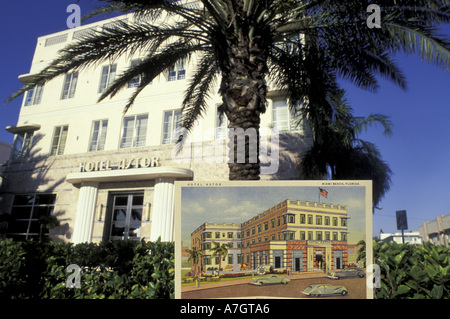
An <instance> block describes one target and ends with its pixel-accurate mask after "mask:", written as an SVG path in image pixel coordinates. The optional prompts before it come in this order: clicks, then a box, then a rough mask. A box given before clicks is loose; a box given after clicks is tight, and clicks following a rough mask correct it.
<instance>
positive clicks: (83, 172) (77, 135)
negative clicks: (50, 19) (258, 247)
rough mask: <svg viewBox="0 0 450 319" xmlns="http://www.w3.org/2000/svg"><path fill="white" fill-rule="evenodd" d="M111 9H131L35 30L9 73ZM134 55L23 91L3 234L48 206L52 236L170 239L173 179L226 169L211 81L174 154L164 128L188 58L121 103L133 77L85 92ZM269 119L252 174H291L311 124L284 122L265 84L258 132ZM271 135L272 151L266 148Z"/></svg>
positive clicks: (2, 191) (281, 106)
mask: <svg viewBox="0 0 450 319" xmlns="http://www.w3.org/2000/svg"><path fill="white" fill-rule="evenodd" d="M117 19H127V20H128V21H131V20H132V19H133V16H132V15H125V16H121V17H118V18H113V19H108V20H104V21H100V22H96V23H92V24H89V25H83V26H81V27H78V28H75V29H68V30H64V31H61V32H57V33H54V34H49V35H45V36H42V37H39V38H38V39H37V45H36V50H35V53H34V57H33V61H32V64H31V69H30V72H29V73H28V74H24V75H20V76H19V80H20V81H21V82H22V83H27V82H29V81H31V80H32V79H33V76H34V75H36V74H37V73H39V71H41V70H42V69H43V68H44V67H45V66H46V65H48V64H49V63H50V61H52V60H53V59H54V58H55V57H56V56H57V52H58V51H59V50H60V49H62V48H63V47H64V46H66V45H67V44H69V43H70V42H71V41H76V40H77V39H78V38H80V37H81V36H82V35H83V34H86V32H90V31H91V30H101V28H103V27H104V26H105V25H110V24H111V23H114V22H115V21H116V20H117ZM138 60H139V56H124V57H122V58H120V59H118V60H117V61H111V63H107V62H106V63H103V64H100V65H97V66H96V67H93V68H90V69H85V70H83V71H80V72H76V73H71V74H66V75H65V76H61V77H58V78H56V79H54V80H52V81H50V82H48V83H46V84H45V85H44V86H39V87H35V88H34V90H31V91H28V92H27V93H26V94H25V96H24V97H23V104H22V107H21V111H20V115H19V118H18V121H17V123H16V124H14V123H11V125H10V126H8V127H6V130H7V131H8V132H10V133H11V134H14V135H15V138H14V145H13V150H12V152H11V158H10V160H9V161H8V162H7V163H6V164H4V165H3V166H1V167H0V175H1V188H0V215H2V214H3V216H0V217H3V219H2V220H7V228H6V227H3V228H2V229H3V231H2V232H3V234H2V235H3V236H5V234H6V236H7V237H12V238H16V239H29V238H32V237H37V236H39V232H40V223H39V218H40V216H46V215H49V214H53V215H54V216H56V217H57V219H58V220H59V223H60V225H59V226H58V227H56V228H54V229H52V230H51V231H50V233H49V235H50V237H51V238H52V239H53V240H57V241H66V242H73V243H82V242H99V241H103V240H113V239H142V238H145V239H146V240H156V239H157V238H158V237H160V236H161V239H162V240H164V241H167V240H172V239H173V208H174V182H175V181H177V180H193V181H220V180H222V181H223V180H228V165H227V155H226V150H225V149H226V141H225V131H226V127H227V126H226V125H227V123H226V120H225V121H223V122H222V123H221V122H220V121H219V116H218V113H217V107H218V105H220V104H221V97H220V96H219V95H218V94H217V91H218V87H217V88H215V89H214V90H213V92H211V98H210V107H209V110H208V112H207V114H205V116H204V117H203V118H202V119H201V120H199V122H198V125H197V127H196V128H195V130H194V132H192V134H191V137H192V138H191V141H192V143H187V144H186V145H185V147H184V149H183V151H182V153H181V155H179V156H175V154H176V152H174V147H175V145H176V144H175V141H176V139H177V135H176V134H175V133H174V130H175V128H176V127H177V123H178V121H179V119H180V109H181V103H182V100H183V97H184V91H185V89H186V86H187V81H189V78H190V76H191V74H192V73H191V72H192V69H193V68H192V65H193V64H195V62H196V59H195V58H193V59H192V60H191V61H186V63H179V64H177V65H175V66H174V67H173V68H172V69H171V70H169V71H168V72H167V73H166V74H164V75H161V76H160V77H158V78H157V79H155V80H154V81H153V83H152V84H151V85H149V86H148V87H147V88H146V89H144V91H142V92H141V94H140V95H139V97H138V99H137V100H136V102H135V104H134V105H133V106H132V107H131V109H130V110H129V111H128V112H127V113H126V114H124V106H125V104H126V102H127V101H128V98H129V96H130V94H131V93H132V92H133V87H135V86H136V85H138V84H139V81H140V79H139V78H136V79H135V80H134V81H131V82H130V83H129V85H128V86H129V88H128V89H124V90H122V91H121V92H120V93H119V94H117V95H116V96H115V97H113V98H111V99H105V100H104V101H102V102H99V103H98V102H97V101H98V98H99V96H100V94H101V92H102V91H103V90H105V88H106V87H107V86H108V85H109V84H110V83H112V81H113V80H114V78H115V76H116V75H118V74H120V73H121V72H123V71H124V70H126V68H127V67H129V66H130V65H131V64H133V63H136V61H138ZM218 83H220V81H218ZM274 129H276V131H277V132H280V134H279V143H277V145H275V144H272V145H271V148H272V150H271V153H270V155H268V154H269V153H267V152H266V155H267V156H265V158H263V157H264V152H262V153H261V157H260V158H261V161H262V162H263V163H265V165H266V168H271V169H269V170H265V171H264V170H263V173H264V172H266V173H268V174H263V175H262V176H261V178H262V179H263V180H267V179H298V178H299V176H300V170H299V162H300V157H301V154H302V153H303V152H304V151H305V150H306V149H307V147H308V145H310V143H311V134H310V133H309V132H308V131H307V130H306V129H305V128H304V127H301V126H300V127H295V128H294V126H293V125H292V121H291V119H290V113H289V111H288V108H287V105H286V101H285V100H284V99H283V98H282V97H280V96H279V95H277V94H276V92H270V94H269V103H268V108H267V112H266V113H265V114H263V115H262V119H261V134H262V135H264V134H265V132H268V134H267V135H270V132H275V130H274ZM271 137H273V135H272V136H271ZM217 145H218V146H219V147H216V146H217ZM276 146H279V157H278V156H273V155H275V154H276V151H278V149H276ZM222 151H223V152H222ZM5 214H9V215H5ZM6 217H8V218H6ZM3 225H5V222H3ZM5 229H6V231H5Z"/></svg>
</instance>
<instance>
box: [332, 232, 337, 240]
mask: <svg viewBox="0 0 450 319" xmlns="http://www.w3.org/2000/svg"><path fill="white" fill-rule="evenodd" d="M333 240H338V233H337V232H333Z"/></svg>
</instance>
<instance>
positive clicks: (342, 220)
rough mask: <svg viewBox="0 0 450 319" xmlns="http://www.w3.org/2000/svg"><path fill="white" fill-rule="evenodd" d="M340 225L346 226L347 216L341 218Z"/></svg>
mask: <svg viewBox="0 0 450 319" xmlns="http://www.w3.org/2000/svg"><path fill="white" fill-rule="evenodd" d="M341 226H343V227H346V226H347V218H341Z"/></svg>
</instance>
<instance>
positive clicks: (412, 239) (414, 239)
mask: <svg viewBox="0 0 450 319" xmlns="http://www.w3.org/2000/svg"><path fill="white" fill-rule="evenodd" d="M403 235H404V238H405V244H415V245H420V244H422V238H421V237H420V234H419V232H417V231H410V232H405V233H404V234H403ZM380 240H381V241H385V242H391V241H395V242H396V243H397V244H402V243H403V240H402V233H400V232H399V233H381V234H380Z"/></svg>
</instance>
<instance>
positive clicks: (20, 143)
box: [11, 132, 34, 159]
mask: <svg viewBox="0 0 450 319" xmlns="http://www.w3.org/2000/svg"><path fill="white" fill-rule="evenodd" d="M33 134H34V132H22V133H19V134H17V135H16V137H15V138H14V145H13V149H12V154H11V158H12V159H22V158H27V157H28V155H30V149H31V146H32V142H33Z"/></svg>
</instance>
